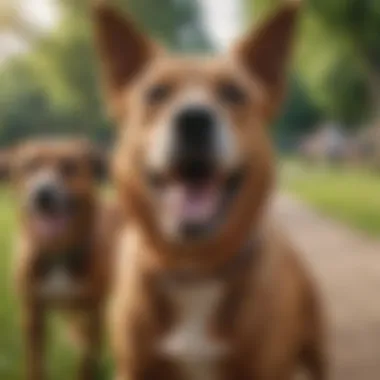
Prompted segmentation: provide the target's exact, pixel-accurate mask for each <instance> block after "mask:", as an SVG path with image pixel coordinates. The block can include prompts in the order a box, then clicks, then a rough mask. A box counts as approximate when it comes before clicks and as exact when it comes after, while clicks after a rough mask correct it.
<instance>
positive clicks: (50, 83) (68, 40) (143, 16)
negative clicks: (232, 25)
mask: <svg viewBox="0 0 380 380" xmlns="http://www.w3.org/2000/svg"><path fill="white" fill-rule="evenodd" d="M57 2H58V4H59V6H60V15H61V17H60V22H59V24H58V25H57V27H56V28H55V29H54V30H53V31H52V32H51V33H50V34H49V35H47V36H46V37H45V38H44V39H41V40H40V41H39V43H38V44H35V45H34V46H33V49H32V50H31V51H30V52H29V53H28V54H26V55H23V56H19V57H17V58H14V59H12V60H11V61H10V62H8V63H7V64H5V65H2V66H0V70H1V71H0V145H3V146H4V145H8V144H10V143H14V142H17V141H19V140H20V139H22V138H25V137H29V136H34V135H39V134H46V133H49V134H54V133H60V134H62V133H65V134H66V133H80V134H86V135H88V136H92V137H94V138H95V139H97V140H98V141H101V142H104V143H107V141H109V139H110V136H111V129H110V128H109V125H108V123H107V118H106V116H105V114H104V111H103V106H102V96H101V94H100V92H99V88H98V83H97V67H96V64H95V62H96V57H95V52H94V48H93V43H92V35H91V31H92V29H91V24H90V19H89V14H90V10H89V2H88V1H85V0H57ZM116 2H118V5H119V6H120V9H121V10H122V11H128V12H129V13H131V15H132V16H133V18H134V19H135V20H136V22H137V23H138V24H139V26H141V27H142V29H146V30H147V31H148V32H149V33H150V34H151V35H152V36H153V37H154V38H156V39H157V40H159V41H161V42H162V43H164V44H165V45H167V46H168V47H169V48H170V49H173V50H205V49H208V48H209V43H208V40H207V36H206V34H205V32H204V31H203V29H202V26H201V20H200V16H199V14H198V9H197V8H196V6H195V2H194V1H192V0H182V1H178V0H162V1H159V2H158V1H156V0H128V1H126V0H123V1H121V0H118V1H115V3H116ZM127 5H128V6H127Z"/></svg>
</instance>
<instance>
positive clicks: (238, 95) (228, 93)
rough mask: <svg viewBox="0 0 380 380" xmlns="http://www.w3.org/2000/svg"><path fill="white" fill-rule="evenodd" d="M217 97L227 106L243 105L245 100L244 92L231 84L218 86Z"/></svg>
mask: <svg viewBox="0 0 380 380" xmlns="http://www.w3.org/2000/svg"><path fill="white" fill-rule="evenodd" d="M218 96H219V98H220V99H221V101H223V102H225V103H229V104H243V103H245V101H246V98H247V96H246V94H245V92H244V90H243V89H242V88H241V87H239V86H238V85H237V84H235V83H232V82H226V83H222V84H221V85H219V88H218Z"/></svg>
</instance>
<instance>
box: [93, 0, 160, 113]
mask: <svg viewBox="0 0 380 380" xmlns="http://www.w3.org/2000/svg"><path fill="white" fill-rule="evenodd" d="M93 21H94V29H95V30H94V33H95V40H96V46H97V50H98V53H99V56H100V60H101V62H100V64H101V70H102V77H103V85H104V87H105V91H106V93H105V95H106V102H107V106H108V109H109V112H110V114H111V117H113V118H116V119H117V118H119V116H120V113H121V112H122V109H121V107H122V106H123V104H122V95H123V92H124V91H125V89H126V88H127V86H128V85H129V84H130V83H131V82H132V80H133V79H134V77H135V76H136V75H138V74H139V73H140V72H141V71H142V70H143V69H144V68H145V67H146V66H147V64H148V63H149V62H150V61H151V60H152V59H153V57H154V55H155V52H156V48H155V46H154V44H153V43H151V41H150V40H149V39H148V38H146V37H145V36H144V35H143V34H141V33H140V32H139V31H138V30H137V29H136V27H135V25H134V24H133V23H132V22H131V20H129V19H128V18H127V17H124V16H123V15H121V14H120V12H119V11H117V10H116V9H115V8H113V7H112V6H111V5H109V2H108V1H107V0H98V1H95V4H93Z"/></svg>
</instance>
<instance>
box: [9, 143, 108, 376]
mask: <svg viewBox="0 0 380 380" xmlns="http://www.w3.org/2000/svg"><path fill="white" fill-rule="evenodd" d="M14 155H15V158H14V165H13V176H14V181H15V184H16V189H17V195H18V201H19V204H20V231H19V232H20V233H19V239H18V243H19V245H18V249H17V256H16V258H17V263H16V285H17V288H18V291H19V295H20V297H21V301H22V312H23V322H24V329H25V331H24V332H25V344H26V355H27V363H26V364H27V368H26V371H27V379H30V380H43V379H44V378H45V374H44V368H43V367H44V351H45V347H44V339H45V319H46V312H47V311H48V310H51V309H55V308H57V309H59V310H60V311H64V312H65V313H66V314H68V315H69V317H70V321H71V322H72V326H71V327H72V328H73V332H75V334H76V335H75V337H76V338H77V339H80V342H79V343H80V344H81V345H82V347H81V349H82V350H83V353H82V354H83V355H82V359H81V365H80V370H79V378H80V379H93V378H94V377H93V376H94V374H93V372H94V371H95V370H96V368H95V367H96V366H95V364H96V363H97V360H98V359H99V358H98V355H99V349H100V333H101V314H102V308H104V305H103V302H104V297H105V294H106V290H107V283H108V276H109V265H110V263H111V262H110V258H111V257H110V250H111V248H110V246H109V244H111V234H110V232H111V230H112V224H111V223H110V220H106V219H107V218H111V215H110V213H111V209H109V210H108V209H107V211H106V207H103V206H101V205H100V202H99V200H98V195H97V190H96V185H97V180H96V178H97V175H98V174H99V173H100V169H101V162H100V159H99V156H98V155H97V153H96V151H95V149H94V148H93V147H92V146H91V144H90V143H88V142H86V141H82V140H79V139H62V140H36V141H30V142H27V143H25V144H22V145H21V146H20V147H18V148H17V149H16V152H15V154H14ZM114 221H115V220H113V221H112V222H114Z"/></svg>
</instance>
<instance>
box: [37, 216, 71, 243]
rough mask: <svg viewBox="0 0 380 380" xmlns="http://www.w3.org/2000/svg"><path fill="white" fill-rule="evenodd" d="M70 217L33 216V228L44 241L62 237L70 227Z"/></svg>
mask: <svg viewBox="0 0 380 380" xmlns="http://www.w3.org/2000/svg"><path fill="white" fill-rule="evenodd" d="M70 221H71V217H70V215H68V214H64V213H62V215H33V221H32V223H33V228H34V230H35V232H36V233H37V234H38V235H39V236H40V237H41V238H44V239H55V238H58V237H60V236H62V235H63V234H64V233H65V232H66V231H67V229H68V227H69V225H70Z"/></svg>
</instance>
